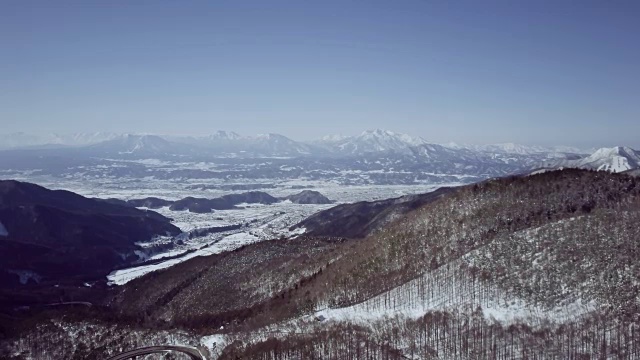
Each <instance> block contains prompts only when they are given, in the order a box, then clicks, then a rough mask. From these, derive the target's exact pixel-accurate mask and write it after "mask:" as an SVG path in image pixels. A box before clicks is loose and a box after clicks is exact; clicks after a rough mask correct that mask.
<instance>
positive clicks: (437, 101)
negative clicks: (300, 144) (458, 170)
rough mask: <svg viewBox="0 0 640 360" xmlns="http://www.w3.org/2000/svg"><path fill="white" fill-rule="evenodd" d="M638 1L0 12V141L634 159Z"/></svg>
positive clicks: (638, 125)
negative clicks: (418, 147)
mask: <svg viewBox="0 0 640 360" xmlns="http://www.w3.org/2000/svg"><path fill="white" fill-rule="evenodd" d="M639 19H640V1H637V0H634V1H622V0H621V1H593V2H592V1H556V0H554V1H543V0H532V1H510V0H504V1H476V0H474V1H282V2H281V1H255V2H251V1H228V2H227V1H158V0H154V1H106V0H105V1H80V0H78V1H59V0H56V1H49V0H47V1H29V0H16V1H13V0H3V1H0V123H1V132H5V133H6V132H13V131H25V132H52V131H57V132H76V131H115V132H152V133H180V134H206V133H210V132H213V131H215V130H218V129H223V130H235V131H237V132H240V133H243V134H256V133H263V132H277V133H282V134H284V135H287V136H290V137H292V138H296V139H301V140H305V139H313V138H316V137H319V136H321V135H324V134H331V133H343V134H356V133H359V132H361V131H362V130H364V129H370V128H385V129H389V130H394V131H398V132H406V133H410V134H413V135H420V136H423V137H424V138H426V139H428V140H430V141H434V142H447V141H456V142H460V143H493V142H519V143H525V144H545V145H546V144H568V145H579V146H592V145H614V144H628V145H631V146H639V145H640V140H638V134H640V20H639Z"/></svg>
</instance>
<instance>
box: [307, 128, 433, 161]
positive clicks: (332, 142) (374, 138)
mask: <svg viewBox="0 0 640 360" xmlns="http://www.w3.org/2000/svg"><path fill="white" fill-rule="evenodd" d="M314 144H316V145H319V146H322V147H324V148H326V149H328V150H330V151H333V152H336V153H340V154H342V155H362V154H366V153H375V152H397V153H410V152H411V151H410V148H411V147H415V146H420V145H425V144H428V142H427V141H426V140H424V139H422V138H420V137H413V136H410V135H407V134H400V133H394V132H392V131H388V130H381V129H375V130H366V131H364V132H363V133H362V134H360V135H358V136H347V137H342V136H339V135H334V136H325V137H324V138H322V139H320V140H317V141H315V142H314Z"/></svg>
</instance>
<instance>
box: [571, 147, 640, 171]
mask: <svg viewBox="0 0 640 360" xmlns="http://www.w3.org/2000/svg"><path fill="white" fill-rule="evenodd" d="M577 167H580V168H583V169H594V170H606V171H611V172H622V171H627V170H631V169H637V168H638V167H640V152H638V151H636V150H634V149H632V148H629V147H623V146H617V147H613V148H602V149H598V150H596V152H594V153H593V154H591V155H589V156H588V157H586V158H584V159H582V160H579V161H578V162H577Z"/></svg>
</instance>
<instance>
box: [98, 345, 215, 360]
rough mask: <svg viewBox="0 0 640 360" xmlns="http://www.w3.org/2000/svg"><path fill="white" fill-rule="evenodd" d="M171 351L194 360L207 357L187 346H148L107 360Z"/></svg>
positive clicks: (121, 359) (202, 359) (122, 359)
mask: <svg viewBox="0 0 640 360" xmlns="http://www.w3.org/2000/svg"><path fill="white" fill-rule="evenodd" d="M169 351H173V352H180V353H183V354H187V355H188V356H189V357H190V358H191V359H192V360H206V359H205V357H204V356H203V355H202V354H201V353H200V351H198V349H195V348H191V347H186V346H169V345H167V346H148V347H143V348H138V349H135V350H129V351H125V352H123V353H122V354H118V355H116V356H112V357H110V358H108V359H107V360H125V359H131V358H133V357H134V356H142V355H149V354H162V353H165V352H169Z"/></svg>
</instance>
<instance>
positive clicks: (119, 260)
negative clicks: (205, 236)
mask: <svg viewBox="0 0 640 360" xmlns="http://www.w3.org/2000/svg"><path fill="white" fill-rule="evenodd" d="M0 223H2V228H3V230H4V231H3V235H2V236H1V237H0V264H1V265H0V273H1V275H0V278H1V281H0V284H2V287H7V286H20V285H21V284H22V285H25V284H28V283H32V284H35V283H43V284H44V283H52V282H57V283H59V282H61V281H69V280H71V279H73V278H75V279H76V281H81V279H98V278H100V277H101V276H104V275H106V274H108V273H109V271H111V270H113V268H114V267H115V266H119V265H123V264H128V263H130V262H132V261H134V260H137V256H136V255H135V254H134V251H135V250H138V249H139V247H138V246H137V245H135V243H136V242H140V241H145V240H149V239H151V238H152V237H154V236H157V235H167V234H170V235H176V234H178V233H179V232H180V230H179V229H178V228H176V227H175V226H173V225H171V223H170V222H169V219H167V218H165V217H163V216H161V215H160V214H158V213H155V212H153V211H143V210H138V209H135V208H133V207H129V206H122V205H117V204H113V203H111V202H107V201H100V200H95V199H88V198H85V197H82V196H80V195H77V194H74V193H72V192H69V191H61V190H57V191H52V190H48V189H46V188H43V187H41V186H38V185H34V184H30V183H24V182H18V181H11V180H7V181H0Z"/></svg>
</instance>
